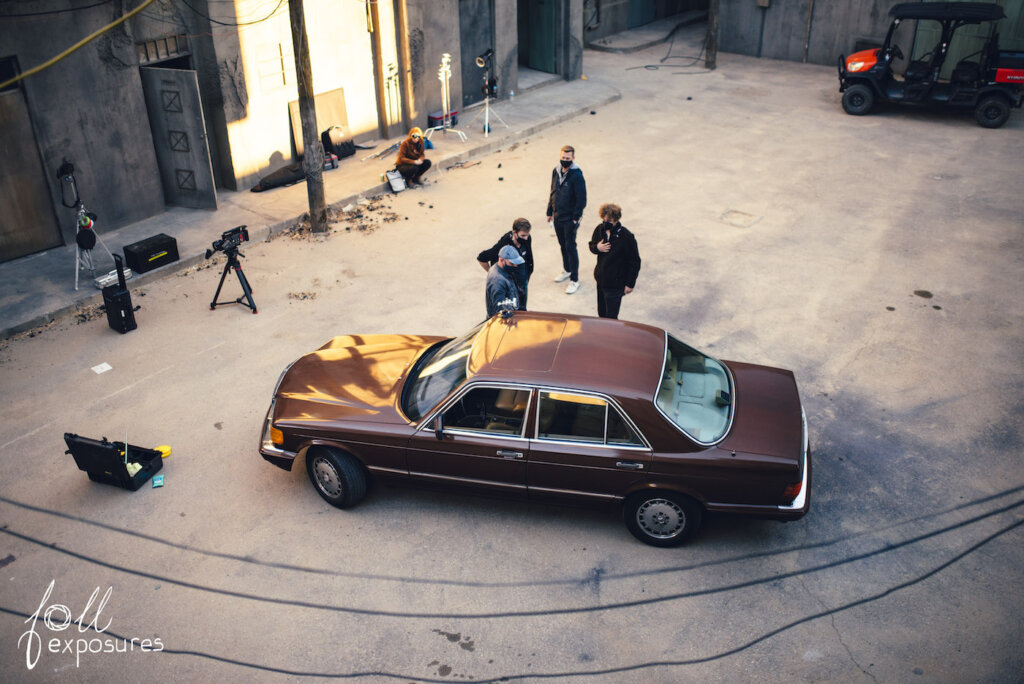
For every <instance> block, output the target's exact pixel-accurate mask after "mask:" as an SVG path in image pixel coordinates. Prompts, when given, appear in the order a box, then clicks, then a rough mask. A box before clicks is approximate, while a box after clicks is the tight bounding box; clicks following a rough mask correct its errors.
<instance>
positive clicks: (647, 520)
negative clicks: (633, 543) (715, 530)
mask: <svg viewBox="0 0 1024 684" xmlns="http://www.w3.org/2000/svg"><path fill="white" fill-rule="evenodd" d="M622 517H623V519H624V520H625V522H626V527H627V528H628V529H629V531H630V532H631V533H632V534H633V536H634V537H636V538H637V539H639V540H640V541H642V542H644V543H645V544H650V545H651V546H679V545H680V544H682V543H683V542H685V541H686V540H687V539H689V538H690V537H692V536H693V533H694V532H696V531H697V528H698V527H700V519H701V506H700V504H699V503H697V502H696V501H694V500H693V499H691V498H689V497H687V496H683V495H682V494H676V493H674V492H639V493H637V494H634V495H633V496H631V497H629V498H628V499H626V503H625V504H624V506H623V509H622Z"/></svg>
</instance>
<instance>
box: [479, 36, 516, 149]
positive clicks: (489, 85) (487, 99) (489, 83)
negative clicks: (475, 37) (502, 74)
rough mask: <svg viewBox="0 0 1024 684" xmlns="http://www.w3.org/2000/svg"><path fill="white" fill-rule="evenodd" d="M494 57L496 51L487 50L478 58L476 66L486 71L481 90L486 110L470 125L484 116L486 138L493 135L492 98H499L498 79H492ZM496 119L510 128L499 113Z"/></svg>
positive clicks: (495, 115) (480, 112) (495, 116)
mask: <svg viewBox="0 0 1024 684" xmlns="http://www.w3.org/2000/svg"><path fill="white" fill-rule="evenodd" d="M493 57H494V50H491V49H490V48H488V49H487V51H486V52H484V53H483V54H482V55H480V56H479V57H477V58H476V65H477V66H478V67H480V68H481V69H483V70H484V85H483V87H482V88H481V90H482V91H483V94H484V108H483V109H482V110H480V111H479V112H477V113H476V116H474V117H473V118H472V119H470V121H469V123H470V124H472V123H473V122H474V121H476V120H477V119H479V118H480V115H481V114H483V115H484V137H485V138H487V137H490V134H491V98H492V97H497V95H498V77H497V76H495V77H494V78H491V60H492V58H493ZM494 118H495V119H497V120H498V121H500V122H501V123H502V125H503V126H505V128H508V124H507V123H505V120H504V119H502V118H501V115H499V114H498V112H494Z"/></svg>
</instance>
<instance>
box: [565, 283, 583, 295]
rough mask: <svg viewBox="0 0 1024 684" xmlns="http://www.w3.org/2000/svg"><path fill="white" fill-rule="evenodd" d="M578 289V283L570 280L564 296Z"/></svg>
mask: <svg viewBox="0 0 1024 684" xmlns="http://www.w3.org/2000/svg"><path fill="white" fill-rule="evenodd" d="M578 289H580V281H578V280H570V281H569V285H568V287H566V288H565V294H574V293H575V292H576V290H578Z"/></svg>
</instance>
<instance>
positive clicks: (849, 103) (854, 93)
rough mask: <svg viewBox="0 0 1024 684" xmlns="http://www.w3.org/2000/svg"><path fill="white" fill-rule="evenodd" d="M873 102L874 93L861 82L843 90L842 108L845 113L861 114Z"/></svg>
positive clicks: (867, 110)
mask: <svg viewBox="0 0 1024 684" xmlns="http://www.w3.org/2000/svg"><path fill="white" fill-rule="evenodd" d="M874 104H875V94H874V93H873V92H872V91H871V88H869V87H867V86H866V85H864V84H863V83H856V84H854V85H852V86H850V87H849V88H847V89H846V91H845V92H843V110H845V111H846V113H847V114H852V115H854V116H863V115H865V114H867V113H868V112H870V111H871V108H872V107H873V106H874Z"/></svg>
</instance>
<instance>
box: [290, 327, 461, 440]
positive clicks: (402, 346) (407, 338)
mask: <svg viewBox="0 0 1024 684" xmlns="http://www.w3.org/2000/svg"><path fill="white" fill-rule="evenodd" d="M442 339H444V338H442V337H432V336H422V335H345V336H341V337H335V338H334V339H332V340H331V341H330V342H328V343H327V344H325V345H324V346H323V347H321V348H320V349H318V350H316V351H315V352H311V353H309V354H306V355H305V356H303V357H301V358H299V359H298V360H297V361H296V362H295V363H294V364H292V366H291V367H290V368H289V369H288V371H287V372H286V373H285V375H284V377H283V378H282V379H281V383H280V384H279V385H278V388H277V394H276V396H275V408H274V414H275V419H276V420H278V421H286V422H287V421H301V422H321V421H331V422H333V421H338V420H358V421H370V422H384V423H395V422H400V423H405V422H407V421H406V420H405V418H403V417H402V416H401V414H399V413H398V410H397V408H396V406H397V403H398V393H399V392H400V391H401V382H400V381H401V380H402V379H403V378H404V377H405V374H406V372H407V370H408V369H409V367H410V366H411V365H412V363H413V361H414V360H415V359H416V357H417V356H418V355H419V354H420V352H422V351H423V350H424V349H426V348H427V347H429V346H430V345H432V344H434V343H435V342H438V341H440V340H442Z"/></svg>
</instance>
